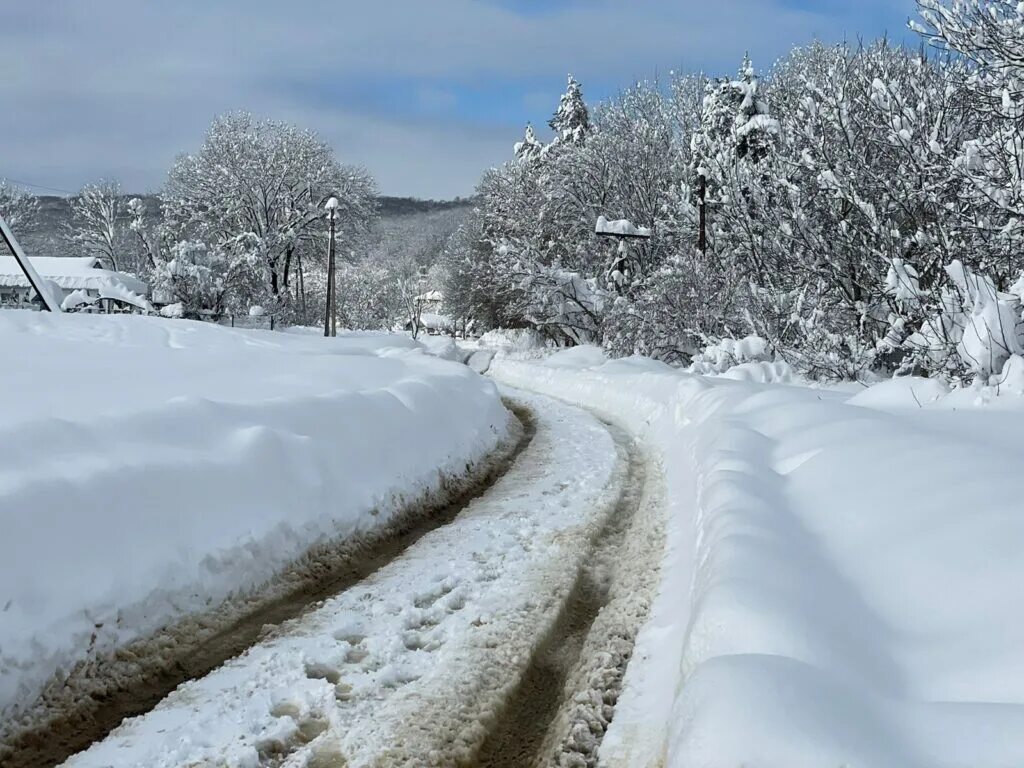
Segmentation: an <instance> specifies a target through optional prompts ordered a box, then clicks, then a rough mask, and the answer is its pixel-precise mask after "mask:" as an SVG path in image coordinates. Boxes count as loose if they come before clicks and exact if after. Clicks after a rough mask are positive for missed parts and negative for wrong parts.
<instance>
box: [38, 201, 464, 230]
mask: <svg viewBox="0 0 1024 768" xmlns="http://www.w3.org/2000/svg"><path fill="white" fill-rule="evenodd" d="M125 197H140V198H142V199H143V200H145V201H146V207H147V208H149V209H150V211H151V212H152V213H154V214H155V213H158V212H159V210H160V198H159V197H158V196H157V195H125ZM69 201H70V198H67V197H57V196H56V195H42V196H41V197H40V198H39V219H40V229H41V230H42V231H44V232H48V233H57V232H59V231H61V229H62V228H63V225H64V224H66V223H67V222H68V221H69V220H70V218H71V204H70V202H69ZM377 202H378V204H379V205H380V215H381V216H382V217H384V218H387V217H389V216H409V215H413V214H418V213H434V212H436V211H451V210H458V209H460V208H470V207H472V206H473V204H474V203H473V200H472V199H471V198H458V197H457V198H455V199H454V200H420V199H418V198H415V197H390V196H386V195H385V196H381V197H378V198H377Z"/></svg>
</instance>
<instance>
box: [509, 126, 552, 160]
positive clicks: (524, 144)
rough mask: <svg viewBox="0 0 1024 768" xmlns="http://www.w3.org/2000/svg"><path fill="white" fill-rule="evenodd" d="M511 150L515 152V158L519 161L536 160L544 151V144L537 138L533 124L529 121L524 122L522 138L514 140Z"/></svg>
mask: <svg viewBox="0 0 1024 768" xmlns="http://www.w3.org/2000/svg"><path fill="white" fill-rule="evenodd" d="M513 151H514V152H515V157H516V160H519V161H521V162H529V161H531V160H536V159H537V158H539V157H540V156H541V155H542V154H543V153H544V145H543V144H541V143H540V141H538V140H537V134H536V133H534V131H533V126H532V125H531V124H530V123H527V124H526V132H525V133H524V134H523V140H522V141H518V142H516V145H515V147H514V150H513Z"/></svg>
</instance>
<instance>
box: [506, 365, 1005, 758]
mask: <svg viewBox="0 0 1024 768" xmlns="http://www.w3.org/2000/svg"><path fill="white" fill-rule="evenodd" d="M560 362H561V363H563V364H559V363H560ZM489 373H490V374H491V375H493V376H494V377H495V378H497V379H499V380H501V381H503V382H506V383H508V384H512V385H518V386H522V387H528V388H531V389H536V390H539V391H542V392H546V393H548V394H553V395H557V396H559V397H562V398H564V399H567V400H570V401H572V402H576V403H581V404H584V405H587V406H590V407H593V408H596V409H598V410H599V411H601V412H603V413H605V414H606V415H608V416H609V417H610V418H612V419H614V420H616V421H618V422H620V423H622V424H623V425H624V426H626V427H628V428H629V429H631V430H632V431H633V432H634V433H636V434H639V435H642V436H644V437H646V439H647V440H648V441H649V442H650V443H651V445H652V446H653V447H654V448H655V449H656V450H657V451H658V452H659V453H660V454H661V457H662V459H663V461H664V466H665V469H666V483H667V486H668V487H667V496H668V498H669V506H668V510H667V514H668V529H667V545H666V551H665V554H664V557H663V561H662V582H661V586H660V589H659V594H658V596H657V597H656V599H655V603H654V605H653V607H652V614H651V618H650V620H649V622H648V623H647V625H646V626H645V627H644V629H643V630H642V632H641V634H640V637H639V638H638V640H637V645H636V648H635V650H634V655H633V661H632V662H631V664H630V666H629V668H628V670H627V675H626V680H625V688H624V690H623V694H622V696H621V698H620V699H619V702H618V705H617V708H616V712H615V718H614V720H613V721H612V724H611V728H610V730H609V732H608V734H607V736H606V738H605V740H604V742H603V744H602V746H601V750H600V758H601V764H602V765H606V766H630V768H643V767H650V768H653V766H663V765H667V766H670V767H672V768H682V767H683V766H687V767H691V766H705V767H713V766H721V767H722V768H733V767H734V766H737V765H750V766H778V767H779V768H801V767H803V766H806V768H812V767H813V768H819V767H820V766H839V765H850V766H854V765H861V766H866V765H870V766H875V767H878V766H892V767H893V768H897V767H899V768H917V767H919V768H926V767H927V768H946V767H948V768H954V767H956V768H961V767H962V766H972V768H986V767H988V766H991V767H993V768H994V767H995V766H1010V765H1021V764H1024V650H1022V649H1024V620H1022V619H1021V618H1020V611H1019V606H1020V605H1021V604H1022V603H1024V560H1022V559H1021V557H1020V549H1021V546H1022V545H1024V514H1022V512H1021V504H1020V494H1019V480H1018V478H1019V467H1020V466H1021V463H1022V461H1024V448H1022V446H1021V443H1020V440H1019V435H1020V434H1021V431H1022V430H1024V400H1022V399H1021V398H1019V397H1016V396H1013V395H1010V396H1001V395H999V394H998V393H997V392H995V390H992V391H988V390H986V391H981V390H959V391H956V392H953V393H951V394H947V393H946V391H945V388H944V387H936V386H928V385H923V384H921V380H899V381H897V382H895V383H888V382H887V383H885V384H882V385H880V386H879V387H878V390H877V392H873V391H872V390H871V389H869V390H867V391H866V392H865V393H864V394H861V395H857V396H854V397H851V393H849V392H838V391H827V390H819V389H808V388H803V387H796V386H779V385H771V384H763V383H755V382H753V381H750V380H749V379H748V380H735V379H731V378H711V377H704V376H699V375H693V374H689V373H683V372H678V371H670V370H666V369H664V368H663V367H659V366H658V365H656V364H651V363H650V362H648V363H647V364H645V363H644V362H643V361H642V360H639V359H635V358H634V359H630V360H627V361H612V362H608V363H603V364H602V363H600V361H599V360H596V359H595V360H594V361H593V364H592V366H591V367H589V368H587V367H585V366H576V367H575V368H573V367H570V366H566V365H564V361H556V364H555V365H554V366H551V365H545V364H540V363H527V362H522V361H518V362H517V361H513V360H510V359H508V358H503V357H501V356H500V355H499V356H498V357H497V358H496V359H495V360H494V361H493V363H492V365H491V368H490V371H489ZM741 378H746V377H741ZM985 404H988V407H985V408H977V407H972V406H975V405H985Z"/></svg>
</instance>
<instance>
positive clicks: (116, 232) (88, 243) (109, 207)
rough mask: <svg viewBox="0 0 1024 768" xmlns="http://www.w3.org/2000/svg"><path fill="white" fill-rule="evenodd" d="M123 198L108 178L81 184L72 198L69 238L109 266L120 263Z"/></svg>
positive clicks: (117, 187)
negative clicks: (80, 188)
mask: <svg viewBox="0 0 1024 768" xmlns="http://www.w3.org/2000/svg"><path fill="white" fill-rule="evenodd" d="M124 208H125V201H124V198H123V196H122V194H121V185H120V184H119V183H118V182H117V181H113V180H107V181H101V182H100V183H98V184H87V185H86V186H84V187H82V190H81V192H79V193H78V196H77V197H74V198H72V199H71V216H72V219H71V222H70V225H69V228H68V233H67V234H68V239H69V241H70V242H71V244H72V245H73V247H75V248H76V249H77V250H79V251H80V252H81V253H82V254H84V255H86V256H95V257H96V258H98V259H99V260H100V263H102V264H103V266H105V267H107V268H108V269H113V270H119V269H122V268H123V267H124V266H126V265H124V264H123V259H122V256H123V247H124V231H125V225H126V223H127V222H126V220H125V213H126V212H125V210H124Z"/></svg>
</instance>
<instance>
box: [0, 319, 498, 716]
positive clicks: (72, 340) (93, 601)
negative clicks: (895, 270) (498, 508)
mask: <svg viewBox="0 0 1024 768" xmlns="http://www.w3.org/2000/svg"><path fill="white" fill-rule="evenodd" d="M0 345H2V347H3V349H4V350H5V352H6V359H7V365H6V366H4V368H3V370H2V372H0V386H2V391H3V395H4V396H3V398H2V399H0V530H2V531H3V536H0V720H3V719H7V718H8V717H12V716H13V715H14V714H15V713H16V712H18V711H19V710H20V709H21V708H22V707H24V706H26V705H27V704H29V703H31V701H32V700H33V699H34V698H35V696H36V695H37V694H38V693H39V691H40V690H41V688H42V687H43V685H44V684H45V682H46V681H47V680H48V679H49V678H50V677H51V676H52V675H54V674H55V673H56V674H58V675H60V674H62V673H66V672H67V671H68V669H69V668H70V667H71V666H72V665H73V664H75V663H76V662H79V661H81V660H83V659H86V658H90V657H92V656H95V655H98V654H103V653H106V652H109V651H111V650H112V649H114V648H117V647H120V646H121V645H123V644H125V643H127V642H130V641H132V640H133V639H137V638H139V637H142V636H145V635H147V634H148V633H150V632H152V631H155V630H156V629H158V628H160V627H161V626H163V625H165V624H166V623H167V622H169V621H173V620H175V619H176V618H179V617H182V616H184V615H187V614H189V613H192V612H195V611H203V610H208V609H210V608H211V607H212V606H214V605H216V604H217V603H219V602H220V601H222V600H224V599H225V598H227V597H228V596H230V595H232V594H233V593H238V592H239V591H246V590H251V589H253V588H255V587H257V586H258V585H260V584H261V583H263V582H265V581H266V580H267V579H268V578H270V577H271V576H273V575H274V574H275V573H277V572H279V571H280V570H281V569H282V568H284V567H285V566H287V565H288V564H289V563H291V562H292V561H294V560H296V559H297V558H298V557H300V556H302V555H303V553H305V552H306V551H308V550H309V549H310V548H311V547H313V546H315V545H317V544H320V543H324V542H326V541H329V540H334V539H338V538H344V537H348V536H350V535H353V534H355V533H358V532H364V531H367V530H370V529H373V528H376V527H378V526H382V525H385V524H387V522H388V521H389V518H390V517H391V516H392V515H393V514H394V513H395V512H396V511H397V510H398V509H399V508H400V507H401V506H402V504H403V503H408V502H411V501H412V500H414V499H416V498H418V497H420V496H423V495H426V494H429V493H431V492H436V491H438V490H439V489H440V486H441V484H442V483H443V482H444V480H445V478H446V477H455V476H461V475H463V474H465V473H466V472H467V471H468V468H469V466H470V465H471V464H473V463H474V462H476V461H477V460H479V459H481V458H482V457H483V456H485V455H486V454H488V453H489V452H490V451H491V450H492V449H494V448H495V447H496V445H497V444H498V443H499V441H500V440H501V439H502V438H503V437H504V435H505V431H506V428H507V423H508V422H507V413H506V411H505V409H504V407H503V406H502V404H501V401H500V398H499V396H498V394H497V390H496V388H495V387H494V385H493V384H492V383H491V382H488V381H486V380H484V379H481V378H480V377H478V376H477V375H476V374H474V373H472V372H471V371H470V370H469V369H468V368H466V367H464V366H460V365H456V364H452V363H449V362H445V361H442V360H438V359H436V358H434V357H431V356H428V355H426V354H425V353H424V352H423V350H422V348H420V346H419V345H417V344H416V343H415V342H413V341H412V340H410V339H408V338H405V337H402V336H389V335H381V334H346V335H343V336H341V337H339V338H337V339H324V338H322V337H319V336H317V335H315V334H311V333H303V332H297V333H289V334H285V333H270V332H264V331H238V330H230V329H227V328H222V327H218V326H213V325H209V324H202V323H193V322H188V321H173V322H171V321H167V320H163V319H160V318H147V317H135V316H84V315H78V316H68V315H64V316H62V315H49V314H46V313H32V312H14V311H9V312H3V313H0Z"/></svg>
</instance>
